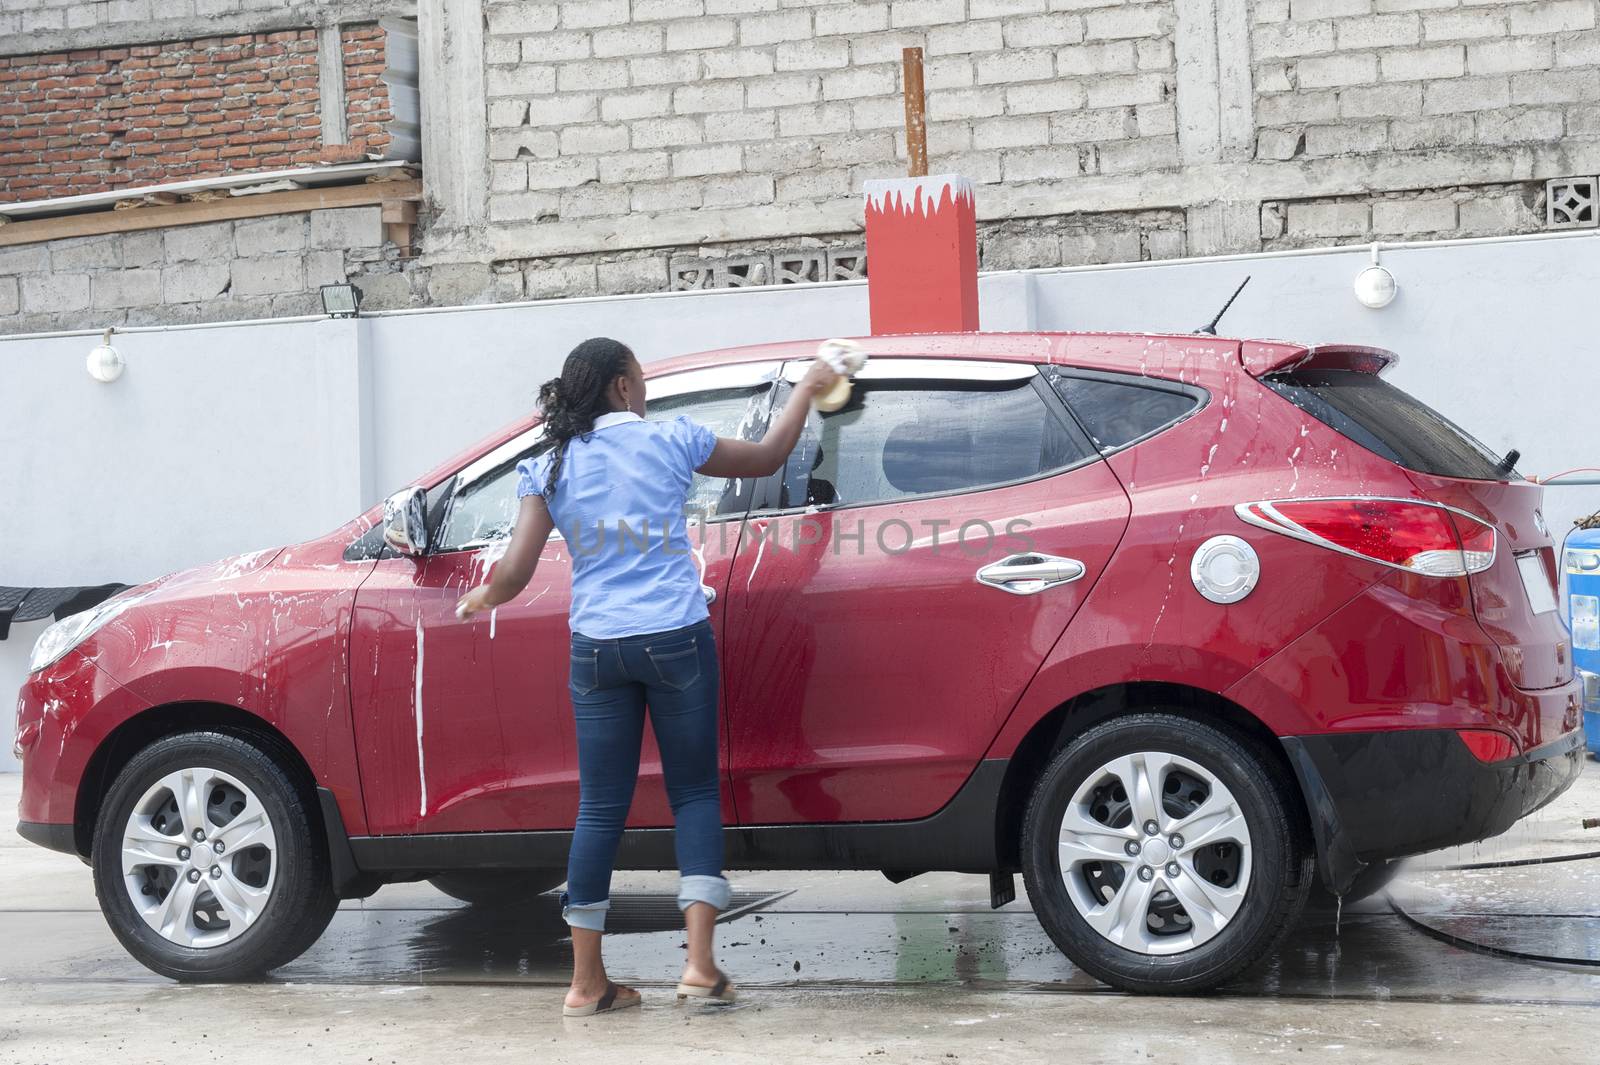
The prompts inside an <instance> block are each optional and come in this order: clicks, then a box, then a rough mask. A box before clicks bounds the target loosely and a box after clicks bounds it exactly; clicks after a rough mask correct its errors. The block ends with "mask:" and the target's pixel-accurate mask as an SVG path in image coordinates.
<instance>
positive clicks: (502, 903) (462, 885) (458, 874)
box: [428, 869, 567, 909]
mask: <svg viewBox="0 0 1600 1065" xmlns="http://www.w3.org/2000/svg"><path fill="white" fill-rule="evenodd" d="M566 878H567V874H566V872H565V871H563V870H559V869H461V870H457V871H454V872H449V873H440V874H439V875H438V876H434V877H429V878H428V883H430V884H432V885H433V886H434V887H436V888H438V889H439V890H440V891H442V892H444V893H445V894H446V895H449V896H450V897H451V898H453V899H460V900H461V901H462V902H467V903H471V904H472V905H474V906H481V907H483V908H485V909H499V908H502V907H506V906H522V905H526V904H527V903H528V902H529V900H531V899H532V898H534V896H536V895H541V894H543V893H544V892H546V891H549V890H550V889H551V888H553V887H555V886H556V885H557V884H559V883H561V882H562V881H563V880H565V879H566Z"/></svg>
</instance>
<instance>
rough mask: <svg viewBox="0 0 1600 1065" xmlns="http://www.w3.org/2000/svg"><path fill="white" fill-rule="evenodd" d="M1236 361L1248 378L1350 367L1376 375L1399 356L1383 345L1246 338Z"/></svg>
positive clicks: (1348, 368)
mask: <svg viewBox="0 0 1600 1065" xmlns="http://www.w3.org/2000/svg"><path fill="white" fill-rule="evenodd" d="M1239 361H1240V362H1241V363H1243V364H1244V370H1245V373H1247V374H1249V375H1250V376H1251V377H1265V376H1266V375H1267V374H1269V373H1278V372H1281V371H1284V370H1354V371H1356V372H1357V373H1369V374H1372V375H1374V376H1377V375H1379V374H1381V373H1383V372H1384V371H1385V370H1387V369H1388V368H1389V367H1391V366H1393V365H1394V364H1395V363H1397V362H1399V361H1400V356H1398V355H1396V354H1395V353H1394V352H1392V351H1388V350H1385V349H1384V348H1369V347H1363V346H1362V345H1359V344H1319V345H1317V346H1316V347H1312V348H1308V347H1302V346H1297V345H1294V344H1282V343H1276V344H1275V343H1270V342H1266V341H1259V340H1247V341H1245V343H1244V344H1243V346H1242V347H1240V349H1239Z"/></svg>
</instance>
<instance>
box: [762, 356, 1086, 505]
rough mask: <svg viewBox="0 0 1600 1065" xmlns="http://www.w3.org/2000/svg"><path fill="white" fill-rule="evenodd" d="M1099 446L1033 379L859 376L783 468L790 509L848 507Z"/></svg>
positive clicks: (1035, 469)
mask: <svg viewBox="0 0 1600 1065" xmlns="http://www.w3.org/2000/svg"><path fill="white" fill-rule="evenodd" d="M1092 456H1093V452H1092V451H1091V450H1090V449H1089V448H1088V447H1087V446H1086V445H1085V444H1084V443H1083V442H1082V441H1081V440H1080V438H1079V436H1078V434H1077V433H1075V432H1074V431H1072V430H1070V429H1069V428H1068V427H1067V426H1066V424H1065V423H1064V422H1063V421H1062V420H1061V418H1060V417H1059V416H1058V415H1057V414H1056V412H1055V411H1054V410H1052V409H1051V406H1050V405H1049V404H1048V403H1047V402H1046V400H1045V398H1044V396H1042V395H1040V394H1039V392H1038V391H1036V390H1035V386H1034V383H1033V379H1031V378H1025V379H1022V380H1009V381H996V382H978V381H937V380H921V381H897V380H883V381H864V380H863V381H857V382H856V385H855V389H854V391H853V393H852V395H851V397H850V402H849V403H848V404H846V405H845V407H844V408H843V409H841V410H838V411H834V412H832V413H827V414H824V413H821V412H818V411H815V410H813V411H812V412H811V414H810V415H809V416H808V417H807V419H806V428H805V431H804V433H803V434H802V436H801V440H800V443H799V445H798V446H797V447H796V448H795V451H794V453H793V454H792V455H791V457H790V460H789V464H788V467H787V471H786V475H785V492H784V504H785V505H786V506H801V505H804V506H849V505H852V504H861V503H877V502H884V501H888V500H893V499H900V498H903V497H906V496H917V495H927V494H933V493H944V492H960V491H967V490H971V489H974V488H982V487H985V486H989V485H999V484H1006V483H1008V482H1012V481H1021V480H1026V479H1028V478H1031V477H1036V476H1038V475H1040V474H1042V473H1047V472H1049V471H1051V470H1057V469H1062V468H1065V467H1068V466H1072V465H1075V464H1077V463H1079V462H1082V461H1084V460H1085V459H1087V458H1090V457H1092Z"/></svg>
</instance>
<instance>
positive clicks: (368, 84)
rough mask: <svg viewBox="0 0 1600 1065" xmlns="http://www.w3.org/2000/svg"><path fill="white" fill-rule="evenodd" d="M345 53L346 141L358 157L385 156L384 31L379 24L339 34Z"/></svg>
mask: <svg viewBox="0 0 1600 1065" xmlns="http://www.w3.org/2000/svg"><path fill="white" fill-rule="evenodd" d="M339 46H340V47H341V48H342V49H343V50H344V100H345V115H346V118H345V124H346V129H345V139H346V140H347V141H349V142H350V150H351V151H352V152H355V153H362V154H372V155H382V154H383V152H384V149H386V148H387V147H388V146H389V120H390V119H392V118H393V117H394V115H393V114H392V113H391V112H390V110H389V87H388V86H387V85H385V84H384V83H383V81H382V80H381V78H382V76H383V68H384V66H385V65H386V62H387V61H386V59H385V57H384V31H383V29H382V28H381V27H380V26H378V25H377V24H376V23H371V24H368V25H365V26H345V27H343V28H342V29H340V31H339Z"/></svg>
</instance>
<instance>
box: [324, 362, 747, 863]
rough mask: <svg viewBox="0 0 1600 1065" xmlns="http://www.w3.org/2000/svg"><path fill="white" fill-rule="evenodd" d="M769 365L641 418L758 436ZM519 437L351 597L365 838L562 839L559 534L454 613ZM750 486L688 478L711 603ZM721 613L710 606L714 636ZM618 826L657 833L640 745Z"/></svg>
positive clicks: (652, 391) (485, 554) (484, 572)
mask: <svg viewBox="0 0 1600 1065" xmlns="http://www.w3.org/2000/svg"><path fill="white" fill-rule="evenodd" d="M777 367H778V364H777V363H776V362H769V363H765V364H741V365H739V366H735V367H718V368H713V369H710V370H698V371H690V372H686V373H681V374H674V375H671V376H670V377H665V378H660V379H657V380H653V381H651V382H650V383H649V385H648V386H647V393H648V394H649V396H650V401H649V405H648V411H649V416H650V417H652V418H656V417H669V416H670V417H676V416H677V415H679V414H686V415H688V416H690V417H692V418H695V419H696V420H697V421H701V422H703V423H704V424H706V425H707V426H708V427H710V428H711V429H712V430H713V431H714V432H716V433H717V434H718V435H736V434H738V433H740V432H745V433H759V432H760V431H762V430H763V428H764V421H763V419H764V418H765V416H766V413H767V405H768V403H769V402H770V397H771V392H772V388H773V384H772V382H773V379H774V377H775V376H776V370H777ZM545 446H546V444H545V442H544V440H543V436H542V432H541V431H540V430H539V429H537V428H536V429H534V430H531V431H530V432H528V433H525V434H523V435H521V436H518V437H516V438H514V439H512V440H510V441H508V442H507V443H505V444H503V445H501V446H500V447H497V448H495V449H494V450H492V451H490V452H488V453H486V454H484V455H482V456H480V457H478V458H477V459H475V460H474V461H473V462H471V463H469V464H468V465H466V466H465V467H463V468H462V469H461V470H460V471H458V472H457V473H456V474H455V475H454V476H453V477H451V478H450V479H449V480H448V481H447V482H445V483H444V484H443V485H441V486H438V487H437V488H436V489H435V490H434V491H433V492H431V493H430V506H429V511H430V532H431V537H430V540H431V545H432V546H431V548H430V551H429V553H428V554H427V555H426V556H424V557H423V558H422V559H421V560H414V559H410V558H402V557H389V558H381V559H380V560H379V561H378V562H377V563H376V565H375V567H374V572H373V574H372V576H371V577H369V578H368V580H367V581H366V582H365V583H364V584H363V586H362V588H361V590H360V592H359V593H358V594H357V598H356V611H355V615H356V616H355V622H354V626H353V630H352V637H351V661H352V667H351V668H352V699H353V700H354V716H355V719H356V732H357V740H358V744H359V746H360V749H361V753H362V772H363V776H364V778H365V780H366V782H367V786H366V800H367V804H368V807H369V810H370V811H374V813H373V814H371V815H369V818H370V822H371V823H370V830H371V831H372V832H374V833H375V834H389V833H430V832H482V831H499V830H535V829H548V828H571V827H572V820H573V816H574V813H575V811H576V809H577V787H578V785H577V758H576V746H575V742H574V737H573V728H572V711H571V703H570V701H569V698H568V694H567V649H568V631H569V630H568V626H567V611H568V606H569V604H570V601H571V586H572V584H571V581H572V574H571V559H570V556H569V554H568V553H567V551H566V545H565V543H564V542H563V541H562V539H561V537H560V535H559V534H553V535H552V536H551V538H550V541H549V543H548V544H547V545H546V547H545V550H544V552H543V554H542V556H541V557H540V561H539V565H538V568H537V570H536V572H535V574H534V577H533V580H532V581H530V582H529V585H528V587H527V588H526V589H524V590H523V592H522V593H521V594H520V595H519V596H517V598H515V599H514V600H512V601H511V602H509V603H506V604H504V605H502V606H500V607H499V608H497V609H495V610H493V611H490V612H489V613H488V614H486V615H479V616H478V617H474V618H471V619H466V620H462V619H458V618H457V617H456V616H455V604H456V601H457V600H458V599H459V598H460V596H461V595H462V594H463V593H464V592H465V590H466V589H467V588H470V587H472V586H473V585H476V584H479V583H482V582H483V581H484V580H486V579H487V578H488V575H489V572H490V570H491V568H492V566H493V565H494V563H495V562H496V561H497V560H498V558H499V557H500V555H501V554H502V553H503V551H504V547H505V544H506V538H507V537H508V536H509V535H510V532H511V528H512V526H513V524H514V523H515V520H516V514H517V510H518V507H519V503H518V500H517V497H516V465H517V463H518V462H520V461H521V460H522V459H524V458H526V457H529V456H531V455H535V454H537V453H539V452H540V451H541V450H542V449H543V448H544V447H545ZM755 490H756V486H755V485H754V484H749V483H729V482H727V481H723V480H713V479H710V478H703V477H699V476H697V477H696V478H695V481H694V483H693V485H692V487H691V493H692V497H693V498H692V499H691V507H698V508H699V509H701V510H703V511H704V512H705V517H704V519H703V520H697V522H696V527H695V528H692V529H691V530H690V540H691V545H692V546H693V547H694V548H695V549H696V555H697V558H698V559H699V560H700V562H701V564H702V567H703V574H704V576H703V581H704V582H705V585H706V587H707V588H708V589H711V590H712V594H713V596H714V595H716V594H717V593H719V592H720V590H721V588H722V587H723V585H724V584H725V582H726V578H727V572H728V565H729V560H730V558H731V555H732V553H733V550H734V547H735V545H736V544H737V542H738V533H739V530H738V526H739V523H740V521H741V520H742V518H743V515H744V511H745V510H746V509H747V508H748V505H749V501H750V500H751V498H752V497H753V493H754V492H755ZM719 610H720V608H719V607H717V606H715V605H714V606H713V607H712V619H713V623H716V621H717V620H718V617H719ZM646 743H647V749H646V753H645V757H644V760H643V763H642V764H641V778H642V780H643V786H641V788H640V789H639V793H638V797H637V798H636V801H635V804H634V817H633V819H632V820H631V821H630V823H631V824H635V825H638V826H643V825H665V824H671V815H670V811H669V809H668V807H667V805H666V802H665V798H664V794H663V789H662V788H661V787H660V785H659V775H660V765H659V758H658V757H657V756H656V753H655V746H654V740H653V738H651V737H649V735H648V733H647V738H646Z"/></svg>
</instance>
